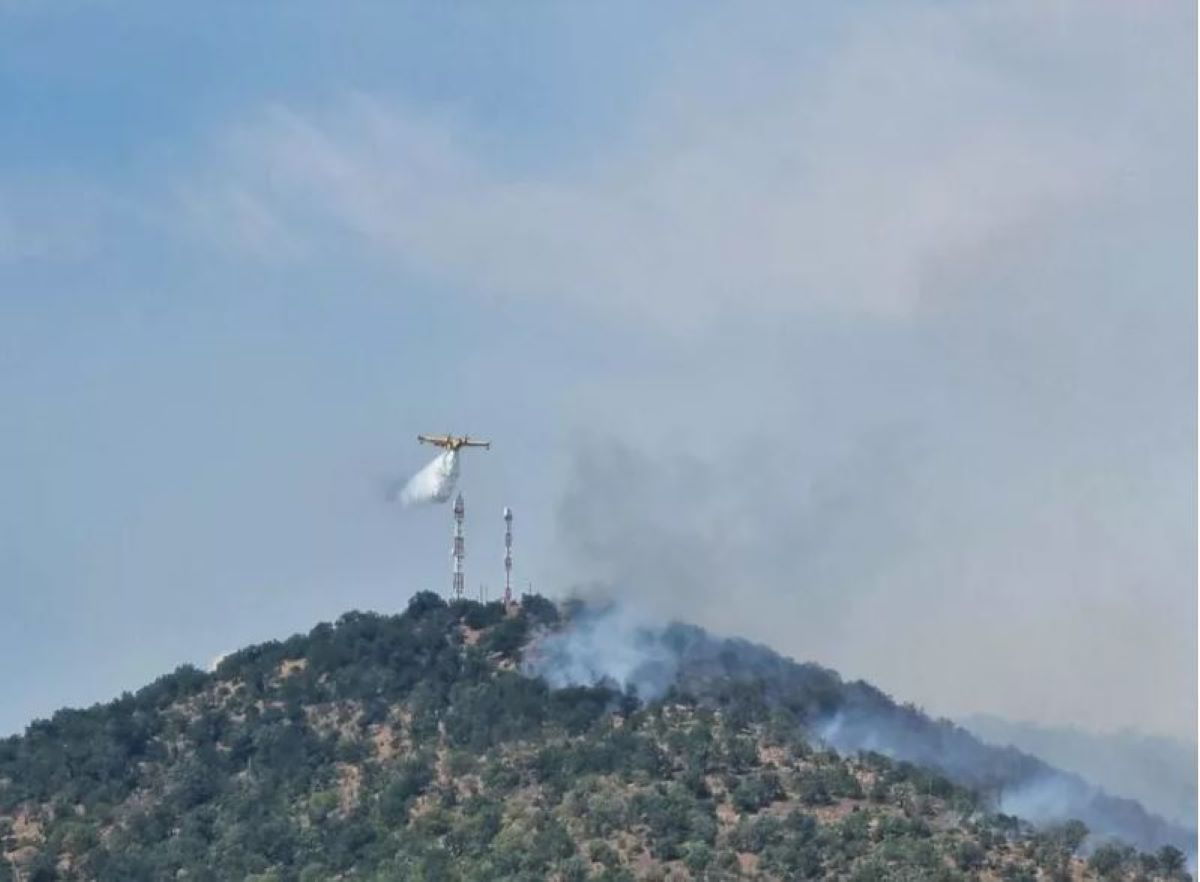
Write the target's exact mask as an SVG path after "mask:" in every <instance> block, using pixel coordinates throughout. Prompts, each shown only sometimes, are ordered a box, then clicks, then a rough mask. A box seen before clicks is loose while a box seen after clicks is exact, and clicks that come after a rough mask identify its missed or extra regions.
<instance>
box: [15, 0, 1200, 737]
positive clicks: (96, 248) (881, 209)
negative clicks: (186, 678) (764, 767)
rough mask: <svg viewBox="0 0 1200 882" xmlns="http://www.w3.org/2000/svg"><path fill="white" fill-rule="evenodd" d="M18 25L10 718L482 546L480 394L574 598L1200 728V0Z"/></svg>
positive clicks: (587, 9)
mask: <svg viewBox="0 0 1200 882" xmlns="http://www.w3.org/2000/svg"><path fill="white" fill-rule="evenodd" d="M0 24H2V27H0V106H2V107H3V109H4V113H3V114H2V115H0V365H2V367H3V370H2V371H0V396H2V399H3V401H4V408H3V415H2V416H0V421H2V422H0V430H2V431H0V455H2V456H3V458H4V461H5V462H6V463H8V464H10V465H9V468H8V469H6V472H7V474H8V477H9V480H8V481H7V482H6V485H7V486H6V488H5V491H6V492H5V493H4V501H3V503H0V593H2V599H3V606H4V615H3V617H2V618H0V667H2V668H3V669H4V670H6V671H9V672H14V676H13V677H12V679H11V680H8V679H7V678H6V681H4V682H2V683H0V689H2V690H3V699H4V700H3V701H0V730H16V729H18V728H20V727H21V726H23V725H24V724H25V723H27V722H28V721H29V719H31V718H32V717H34V716H36V715H43V714H46V713H48V712H50V711H52V710H53V709H54V708H56V707H58V706H60V705H63V704H67V703H69V704H80V703H88V702H91V701H95V700H100V699H103V698H106V697H110V696H112V695H115V694H117V693H119V692H120V691H121V690H122V689H132V688H136V687H137V686H138V685H140V684H142V683H144V682H146V681H147V680H149V679H151V678H153V677H154V676H156V675H158V674H159V673H161V672H163V671H164V670H167V669H170V668H171V667H173V666H174V665H176V664H178V663H181V662H185V661H190V662H193V663H197V664H204V663H206V662H207V661H208V660H209V659H211V658H212V657H213V656H215V655H216V654H218V653H220V652H222V651H225V650H228V649H231V648H235V647H238V646H240V645H243V644H245V643H247V642H249V641H252V640H258V639H265V638H268V637H276V636H285V635H286V634H289V633H291V632H293V631H295V630H304V629H307V628H308V627H310V626H311V625H312V624H313V623H314V622H316V621H317V620H320V619H329V618H332V617H335V616H337V615H338V614H339V613H340V612H342V611H344V610H345V609H348V608H356V607H357V608H374V609H381V610H395V609H398V608H401V607H402V606H403V604H404V602H405V600H406V599H407V597H408V596H409V595H410V594H411V593H412V592H413V591H415V590H417V589H420V588H427V587H432V588H436V589H441V588H442V587H443V586H444V584H445V582H446V581H447V572H448V567H447V560H446V551H447V545H448V543H447V541H446V534H447V532H448V531H447V528H448V513H447V512H445V511H442V510H440V509H432V510H413V511H405V510H397V509H394V508H389V507H387V506H384V505H382V504H381V503H380V501H379V496H378V493H377V490H378V487H379V485H380V484H381V483H382V482H383V481H385V480H387V479H388V478H390V477H394V476H396V475H398V474H403V473H406V472H407V471H409V470H412V469H415V468H417V467H419V466H420V465H421V464H422V463H423V461H424V458H425V456H426V452H425V451H422V450H421V449H419V448H417V446H416V445H415V443H413V438H412V436H413V435H414V434H416V433H417V432H424V431H438V432H440V431H446V430H453V431H470V432H472V433H476V434H486V435H490V436H492V437H493V439H494V440H495V442H496V445H495V448H494V449H493V450H492V451H490V452H487V453H482V454H480V455H478V456H468V457H467V458H466V461H465V462H464V492H465V493H466V495H467V499H468V546H469V551H468V554H469V557H468V581H469V582H470V583H471V584H476V585H477V584H478V583H479V582H486V583H488V584H489V585H490V586H491V587H492V588H493V590H495V586H496V585H497V584H498V582H499V579H500V578H501V571H500V568H499V563H500V555H501V553H502V552H501V542H500V540H501V534H502V523H501V522H500V519H499V513H500V510H501V508H502V506H503V505H505V504H508V505H512V506H513V508H514V509H515V510H516V513H517V520H516V533H517V548H516V557H517V564H516V570H517V574H518V576H519V579H520V581H521V582H522V584H524V583H528V582H532V583H533V584H534V586H535V587H536V588H538V589H540V590H544V591H546V592H548V593H552V594H564V593H566V592H568V591H570V590H577V589H578V586H581V585H588V586H591V587H589V588H587V589H586V590H590V591H604V592H607V593H615V594H617V595H620V596H625V597H629V598H633V599H634V601H633V602H637V603H639V604H642V605H645V606H646V607H647V608H648V609H649V610H650V611H653V612H655V613H658V614H663V615H675V616H681V617H684V618H688V619H692V620H695V621H697V622H699V623H701V624H705V625H709V626H711V627H715V628H717V629H718V630H723V631H735V632H737V633H741V634H744V635H746V636H749V637H752V638H754V639H758V640H762V641H765V642H768V643H770V644H772V645H773V646H775V647H777V648H778V649H780V650H782V651H784V652H786V653H788V654H790V655H794V656H796V657H799V658H811V659H815V660H818V661H821V662H824V663H826V664H830V665H832V666H835V667H838V668H839V669H841V670H843V671H845V672H846V673H848V674H850V675H853V676H863V677H867V678H868V679H871V680H873V681H875V682H878V683H879V684H880V685H881V686H883V687H884V688H885V689H888V690H890V691H892V692H894V693H895V694H896V695H897V696H898V697H900V698H902V699H911V700H915V701H918V702H921V703H923V704H925V705H926V706H928V707H930V708H931V709H932V710H935V711H938V712H943V713H964V712H971V711H984V712H991V713H996V714H1000V715H1004V716H1009V717H1017V718H1024V719H1035V720H1039V721H1042V722H1048V723H1055V724H1062V723H1073V724H1078V725H1082V726H1085V727H1089V728H1093V729H1114V728H1121V727H1137V728H1143V729H1146V730H1148V731H1156V732H1165V733H1168V734H1174V735H1182V736H1189V735H1191V733H1192V727H1193V725H1194V720H1195V704H1194V701H1195V676H1194V664H1193V662H1194V655H1195V631H1194V627H1193V626H1194V622H1195V603H1196V599H1195V590H1194V589H1195V572H1194V568H1195V559H1196V556H1195V517H1194V491H1195V466H1194V443H1195V438H1194V422H1195V412H1194V402H1195V388H1194V378H1193V366H1194V364H1195V337H1194V333H1195V331H1194V329H1195V307H1194V302H1193V299H1194V283H1195V279H1194V275H1193V273H1194V267H1195V224H1194V213H1195V205H1194V194H1195V178H1194V150H1195V143H1194V132H1195V94H1194V83H1193V66H1194V55H1195V49H1194V45H1193V35H1194V33H1195V27H1194V11H1192V10H1191V9H1189V8H1188V6H1187V5H1186V4H1183V3H1174V4H1173V3H1162V4H1140V5H1138V6H1137V7H1132V6H1130V5H1128V4H1118V3H1104V4H1099V5H1097V4H1093V3H1087V4H1084V3H1066V4H1059V5H1055V6H1054V7H1052V8H1046V7H1045V5H1044V4H1038V3H1033V2H1030V3H1015V4H1004V5H997V4H943V3H899V4H895V3H889V4H863V5H855V6H854V7H853V8H852V9H848V8H843V7H840V6H839V7H838V8H837V9H836V10H835V9H834V8H833V7H831V6H829V5H816V4H812V5H804V4H769V3H764V4H756V5H755V6H753V7H748V8H747V7H740V8H739V9H737V10H735V9H734V8H733V7H731V6H729V5H721V4H706V3H678V4H673V3H662V4H652V5H646V4H604V5H603V6H601V5H594V6H585V5H583V4H566V3H559V4H551V3H537V4H525V5H522V6H521V7H520V8H519V10H514V8H513V7H500V6H498V5H496V4H484V3H474V4H471V3H467V4H453V5H451V4H367V3H358V4H341V5H339V7H338V8H337V10H336V11H335V10H334V9H333V8H332V7H329V6H328V5H325V4H315V3H291V4H287V5H283V4H278V5H275V4H271V5H256V6H253V7H250V6H247V5H246V4H204V5H200V6H195V7H187V8H183V7H165V6H163V5H162V4H154V3H132V4H122V5H121V6H120V7H119V8H118V7H117V6H115V5H113V4H108V3H100V2H63V3H49V4H40V3H29V2H22V0H15V2H14V0H10V2H8V3H0ZM596 586H601V587H596ZM981 682H986V683H988V684H990V688H987V689H981V688H980V686H979V684H980V683H981ZM1147 684H1152V685H1151V686H1149V687H1147ZM1113 694H1118V695H1120V696H1121V700H1119V701H1113V700H1112V699H1111V696H1112V695H1113Z"/></svg>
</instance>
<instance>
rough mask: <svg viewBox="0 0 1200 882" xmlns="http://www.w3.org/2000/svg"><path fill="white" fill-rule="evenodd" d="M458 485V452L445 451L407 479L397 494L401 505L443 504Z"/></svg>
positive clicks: (393, 496) (392, 495)
mask: <svg viewBox="0 0 1200 882" xmlns="http://www.w3.org/2000/svg"><path fill="white" fill-rule="evenodd" d="M457 483H458V451H456V450H446V451H443V452H442V453H439V454H438V455H437V456H435V457H434V458H433V459H432V460H430V462H429V463H428V464H427V465H426V466H425V467H424V468H423V469H421V470H420V471H419V472H417V473H416V474H415V475H413V476H412V477H411V478H409V479H408V483H407V484H405V485H404V486H403V487H402V488H401V489H400V491H399V493H398V494H396V493H393V494H389V495H391V497H392V498H393V499H394V498H396V497H397V496H398V497H399V500H400V502H401V503H402V504H403V505H418V504H421V503H427V502H445V501H446V500H448V499H449V498H450V495H451V494H452V493H453V492H454V486H455V485H456V484H457Z"/></svg>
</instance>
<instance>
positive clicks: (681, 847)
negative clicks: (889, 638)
mask: <svg viewBox="0 0 1200 882" xmlns="http://www.w3.org/2000/svg"><path fill="white" fill-rule="evenodd" d="M561 627H562V626H561V624H560V623H559V612H558V610H557V609H556V608H555V607H554V606H553V605H552V604H550V603H549V602H547V601H545V600H543V599H541V598H537V597H529V598H526V599H525V601H524V603H523V604H522V605H521V606H520V607H519V608H514V609H510V610H505V609H504V607H503V606H501V605H500V604H489V605H481V604H477V603H471V602H460V603H454V604H450V605H447V604H445V603H444V602H442V601H441V600H440V599H438V598H437V597H436V596H434V595H430V594H421V595H418V596H417V597H416V598H414V600H413V601H412V603H411V604H410V606H409V608H408V610H407V611H406V612H405V613H404V614H403V615H400V616H377V615H370V614H361V613H350V614H347V615H346V616H343V617H342V618H341V619H339V620H338V622H337V623H336V624H335V625H328V624H323V625H319V626H318V627H316V628H314V629H313V631H312V632H310V633H309V634H308V635H304V636H296V637H293V638H291V639H289V640H287V641H285V642H282V643H268V644H264V645H260V646H255V647H251V648H249V649H246V650H243V651H241V652H238V653H235V654H233V655H231V656H228V657H227V658H225V659H224V660H223V661H222V662H221V663H220V665H219V666H218V667H217V669H216V670H215V671H214V672H212V673H202V672H200V671H197V670H195V669H193V668H181V669H180V670H178V671H176V672H175V673H174V674H171V675H169V676H167V677H163V678H162V679H160V680H158V681H156V682H155V683H153V684H151V685H150V686H148V687H146V688H145V689H142V690H141V691H139V692H138V693H137V694H135V695H125V696H122V697H121V698H120V699H118V700H117V701H114V702H111V703H109V704H105V705H98V706H96V707H93V708H90V709H87V710H71V711H62V712H60V713H58V714H56V715H55V716H54V717H53V718H52V719H50V720H47V721H39V722H37V723H35V724H33V725H32V726H30V727H29V729H28V730H27V732H26V733H25V734H24V735H22V736H19V737H13V738H9V739H6V740H3V741H0V879H20V880H22V882H24V880H52V879H64V880H67V879H97V880H114V882H115V880H120V882H134V880H143V879H144V880H166V879H188V880H246V879H255V880H268V879H270V880H281V882H282V880H300V879H303V880H323V879H345V880H407V879H428V880H454V879H472V880H495V879H528V880H540V879H561V880H575V879H737V878H761V879H781V880H782V879H799V878H846V879H864V880H865V879H878V880H884V879H947V880H950V879H972V878H977V879H1036V878H1062V879H1067V878H1071V879H1082V878H1091V877H1103V878H1112V879H1118V878H1124V879H1134V878H1161V879H1166V878H1183V873H1182V870H1181V868H1180V862H1181V855H1180V854H1179V853H1178V852H1177V851H1176V850H1174V849H1170V848H1167V849H1163V850H1162V851H1161V852H1159V853H1157V854H1154V855H1150V854H1138V853H1136V852H1134V851H1133V850H1132V849H1130V848H1126V847H1122V846H1118V845H1107V846H1104V847H1102V848H1100V849H1098V850H1097V851H1095V853H1093V854H1092V855H1091V857H1090V858H1089V859H1087V860H1084V859H1083V858H1081V857H1079V856H1076V855H1075V851H1076V849H1077V848H1078V847H1079V845H1080V844H1081V843H1082V841H1083V839H1084V837H1085V835H1086V832H1087V831H1086V828H1084V827H1083V826H1082V825H1081V824H1078V823H1068V824H1059V825H1055V826H1052V827H1046V828H1042V829H1040V830H1036V831H1035V830H1034V829H1033V828H1031V827H1030V826H1029V825H1027V824H1025V823H1023V822H1021V821H1019V820H1017V819H1016V818H1013V817H1009V816H1005V815H998V814H995V813H993V812H991V811H990V810H989V805H990V800H991V796H990V795H989V794H988V793H986V792H982V791H979V790H972V789H967V788H964V787H962V786H959V785H956V784H954V783H952V782H951V781H950V780H949V779H948V778H946V777H943V776H942V775H941V774H939V773H937V772H933V771H930V770H928V769H925V768H922V767H920V766H917V765H913V764H910V763H906V762H898V761H896V760H893V759H888V758H887V757H885V756H883V755H881V754H879V753H873V752H860V753H854V754H846V753H837V752H834V751H833V750H831V749H829V748H828V747H827V746H825V745H824V744H823V743H822V741H821V739H819V738H818V737H817V735H818V734H819V733H817V732H816V730H815V729H814V724H815V723H816V722H817V721H821V720H823V721H826V722H828V720H829V719H830V713H834V714H836V713H838V712H846V711H847V710H849V709H851V704H849V703H848V697H849V696H851V695H852V694H853V693H852V691H850V692H847V691H846V689H845V688H843V685H842V684H841V683H840V680H837V678H836V675H832V674H831V672H823V673H820V672H821V671H822V669H819V668H815V667H812V668H809V667H806V666H795V665H793V663H790V662H785V661H783V660H780V661H779V662H778V664H779V665H783V667H782V668H781V669H780V670H786V671H791V670H792V668H795V669H796V670H798V671H801V672H802V673H801V674H797V676H796V678H793V679H789V678H788V677H782V678H780V677H774V678H773V677H771V676H768V674H767V672H765V671H764V670H762V669H761V666H756V667H755V668H754V669H753V670H745V671H740V672H739V671H737V670H731V669H732V668H737V666H738V665H739V664H740V662H739V659H740V658H741V656H739V655H738V653H737V652H733V653H732V654H730V653H726V655H725V657H724V658H722V657H721V655H720V652H717V653H716V654H711V653H709V652H708V651H707V649H705V650H704V651H703V652H702V651H700V649H701V647H702V640H707V639H709V638H707V637H703V636H702V635H701V634H698V633H697V632H695V631H690V630H688V631H685V632H678V634H677V636H679V637H680V639H687V640H691V641H693V642H692V644H691V647H692V649H693V650H695V651H696V652H695V653H694V655H695V658H694V659H693V661H694V662H695V663H694V664H691V665H688V666H684V667H682V668H679V669H678V670H676V671H675V672H674V673H673V674H672V678H673V682H672V683H671V684H670V686H669V688H667V689H665V690H664V691H663V692H662V694H661V695H658V696H655V697H654V698H653V700H646V701H643V700H639V699H638V698H636V697H635V696H633V695H631V694H629V693H627V692H625V691H623V690H621V689H618V688H617V687H616V684H611V683H604V682H601V683H598V684H596V685H577V686H568V687H566V688H552V687H551V686H550V685H549V684H548V682H547V680H546V678H544V677H541V676H531V675H530V671H529V666H528V664H527V663H524V662H523V660H522V653H523V651H524V649H525V648H526V647H527V645H528V643H529V641H530V639H531V637H533V636H535V635H537V634H545V633H550V634H552V635H553V634H554V633H560V634H561V633H565V632H564V631H562V630H558V631H555V629H561ZM704 645H707V644H704ZM714 645H715V644H714ZM539 646H540V647H542V648H544V646H545V643H544V641H539ZM775 658H778V657H775ZM545 659H546V656H545V654H544V653H543V655H542V662H541V663H542V664H545ZM706 664H707V665H711V666H713V667H711V668H710V669H708V670H707V671H706V669H705V665H706ZM772 664H775V662H772ZM788 665H792V668H788V667H787V666H788ZM804 671H807V672H808V674H803V672H804ZM809 675H811V676H810V677H809V680H808V681H807V685H805V679H804V678H805V676H809ZM827 675H828V676H827ZM830 677H832V679H829V678H830Z"/></svg>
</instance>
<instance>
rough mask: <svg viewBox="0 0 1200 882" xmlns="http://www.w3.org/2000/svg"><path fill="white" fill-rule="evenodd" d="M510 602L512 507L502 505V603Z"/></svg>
mask: <svg viewBox="0 0 1200 882" xmlns="http://www.w3.org/2000/svg"><path fill="white" fill-rule="evenodd" d="M510 603H512V509H511V508H509V507H508V506H507V505H506V506H505V507H504V605H505V606H508V605H509V604H510Z"/></svg>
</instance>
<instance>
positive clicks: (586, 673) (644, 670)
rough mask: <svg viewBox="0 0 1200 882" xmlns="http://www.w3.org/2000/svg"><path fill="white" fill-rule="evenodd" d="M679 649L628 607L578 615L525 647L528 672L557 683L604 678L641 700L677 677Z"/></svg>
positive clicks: (559, 685)
mask: <svg viewBox="0 0 1200 882" xmlns="http://www.w3.org/2000/svg"><path fill="white" fill-rule="evenodd" d="M678 667H679V658H678V654H677V653H676V652H674V651H672V650H671V649H670V648H669V647H668V646H667V645H666V644H665V643H664V642H663V638H662V627H661V625H658V626H655V625H651V624H650V623H649V621H648V620H646V619H644V618H642V617H640V616H638V615H637V614H636V613H635V612H634V611H633V610H632V609H631V608H630V607H624V606H616V605H614V606H609V607H608V608H606V609H601V610H598V611H595V612H592V611H588V612H587V613H585V614H582V615H578V616H577V617H576V618H575V619H574V620H573V621H572V623H571V626H570V627H567V628H563V629H561V630H556V631H551V632H549V633H547V634H543V635H541V636H540V637H539V638H538V639H536V640H535V641H534V642H533V644H532V645H531V646H530V647H529V649H527V650H526V653H525V662H524V668H525V672H526V673H527V674H531V675H534V676H540V677H544V678H545V680H546V682H547V683H549V684H550V685H551V686H553V687H555V688H562V687H564V686H595V685H599V684H601V683H607V684H609V685H612V686H615V687H617V688H618V689H622V690H632V691H634V692H636V693H637V695H638V696H640V697H641V698H643V699H648V700H653V699H657V698H660V697H661V696H662V695H663V693H664V692H666V691H667V689H668V688H669V687H670V686H671V685H672V684H673V683H674V682H675V678H676V675H677V673H678Z"/></svg>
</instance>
